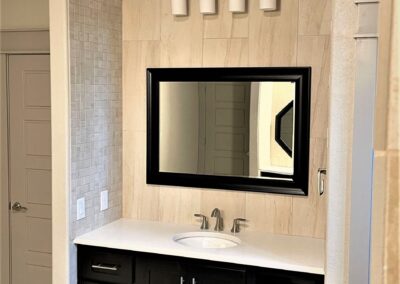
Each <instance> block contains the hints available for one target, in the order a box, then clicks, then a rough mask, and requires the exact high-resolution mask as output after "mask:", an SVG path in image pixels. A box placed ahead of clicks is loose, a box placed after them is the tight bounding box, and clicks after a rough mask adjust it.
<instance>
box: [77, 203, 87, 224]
mask: <svg viewBox="0 0 400 284" xmlns="http://www.w3.org/2000/svg"><path fill="white" fill-rule="evenodd" d="M85 217H86V210H85V197H82V198H79V199H78V200H77V201H76V220H80V219H83V218H85Z"/></svg>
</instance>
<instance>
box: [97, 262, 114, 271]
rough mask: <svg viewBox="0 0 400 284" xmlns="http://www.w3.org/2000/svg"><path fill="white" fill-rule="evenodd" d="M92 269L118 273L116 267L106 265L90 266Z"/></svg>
mask: <svg viewBox="0 0 400 284" xmlns="http://www.w3.org/2000/svg"><path fill="white" fill-rule="evenodd" d="M92 268H93V269H99V270H106V271H118V267H117V266H116V265H106V264H101V263H99V264H92Z"/></svg>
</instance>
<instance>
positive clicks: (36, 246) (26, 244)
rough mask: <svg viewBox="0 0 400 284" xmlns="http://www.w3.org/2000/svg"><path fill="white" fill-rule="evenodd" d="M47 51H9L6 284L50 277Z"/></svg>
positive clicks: (47, 281)
mask: <svg viewBox="0 0 400 284" xmlns="http://www.w3.org/2000/svg"><path fill="white" fill-rule="evenodd" d="M49 58H50V57H49V56H48V55H11V56H10V57H9V69H8V70H9V97H10V132H9V133H10V136H9V139H10V199H11V200H10V201H11V206H12V208H11V213H10V218H11V220H10V221H11V223H10V226H11V228H10V232H11V277H12V280H11V282H12V284H27V283H40V284H46V283H51V124H50V59H49Z"/></svg>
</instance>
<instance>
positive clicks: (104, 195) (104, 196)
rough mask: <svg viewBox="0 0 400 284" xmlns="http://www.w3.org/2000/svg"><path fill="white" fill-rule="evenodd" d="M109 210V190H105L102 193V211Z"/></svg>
mask: <svg viewBox="0 0 400 284" xmlns="http://www.w3.org/2000/svg"><path fill="white" fill-rule="evenodd" d="M107 209H108V190H103V191H102V192H101V193H100V211H104V210H107Z"/></svg>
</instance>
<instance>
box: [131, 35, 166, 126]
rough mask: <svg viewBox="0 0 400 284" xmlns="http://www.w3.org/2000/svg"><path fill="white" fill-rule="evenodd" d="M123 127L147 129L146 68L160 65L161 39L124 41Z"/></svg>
mask: <svg viewBox="0 0 400 284" xmlns="http://www.w3.org/2000/svg"><path fill="white" fill-rule="evenodd" d="M123 57H124V64H123V82H124V83H123V102H124V103H123V116H124V119H123V129H124V130H128V129H129V130H135V131H145V130H146V68H149V67H158V66H159V65H160V42H159V41H124V46H123Z"/></svg>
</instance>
